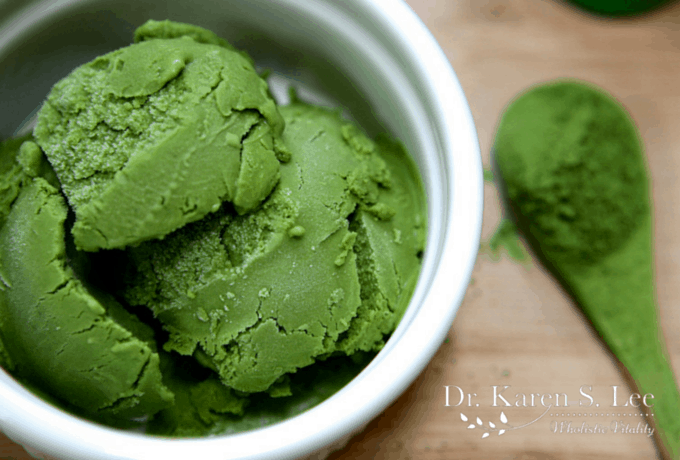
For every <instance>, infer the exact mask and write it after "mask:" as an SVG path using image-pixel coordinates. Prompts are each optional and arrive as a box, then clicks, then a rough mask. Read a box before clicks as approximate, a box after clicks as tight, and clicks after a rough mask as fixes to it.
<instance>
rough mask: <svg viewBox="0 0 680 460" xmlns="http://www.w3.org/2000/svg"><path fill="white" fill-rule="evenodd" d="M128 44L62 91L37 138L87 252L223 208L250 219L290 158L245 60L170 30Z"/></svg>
mask: <svg viewBox="0 0 680 460" xmlns="http://www.w3.org/2000/svg"><path fill="white" fill-rule="evenodd" d="M135 37H136V39H137V40H138V41H139V43H136V44H134V45H131V46H128V47H126V48H122V49H120V50H117V51H114V52H112V53H109V54H106V55H104V56H101V57H99V58H97V59H95V60H94V61H92V62H90V63H88V64H85V65H83V66H81V67H79V68H77V69H76V70H74V71H73V72H72V73H71V74H70V75H69V76H68V77H66V78H65V79H63V80H61V81H60V82H59V83H57V85H56V86H55V87H54V88H53V89H52V91H51V92H50V94H49V96H48V98H47V100H46V101H45V104H44V106H43V107H42V109H41V110H40V113H39V117H38V125H37V126H36V128H35V132H34V134H35V137H36V140H37V142H38V144H39V145H40V147H42V148H43V150H44V151H45V153H46V154H47V157H48V158H49V160H50V163H51V164H52V166H53V167H54V170H55V172H56V173H57V176H58V177H59V180H60V182H61V186H62V190H63V193H64V194H65V195H66V197H67V198H68V201H69V204H70V205H71V207H72V208H73V210H74V212H75V215H76V222H75V224H74V226H73V235H74V238H75V243H76V246H77V247H78V248H80V249H83V250H86V251H96V250H98V249H102V248H104V249H110V248H122V247H124V246H127V245H130V244H135V243H139V242H141V241H145V240H148V239H153V238H160V237H163V236H165V235H166V234H168V233H170V232H172V231H173V230H176V229H177V228H179V227H181V226H183V225H184V224H186V223H188V222H192V221H195V220H198V219H200V218H201V217H203V216H205V215H206V214H208V213H210V212H213V211H215V210H217V208H218V207H219V206H220V204H221V203H222V202H223V201H229V202H231V203H233V204H234V207H235V209H236V210H237V211H238V212H241V213H242V212H246V211H249V210H252V209H253V208H255V207H256V206H257V205H258V204H259V203H260V202H261V201H262V200H263V199H264V198H265V197H266V196H267V195H268V194H269V193H270V192H271V190H272V188H273V187H274V185H275V184H276V181H277V180H278V175H279V171H278V169H279V159H285V158H284V157H285V156H286V154H285V153H284V152H285V150H284V149H283V148H282V147H280V146H279V145H278V144H279V142H278V139H279V137H280V135H281V132H282V130H283V121H282V120H281V117H280V115H279V113H278V111H277V110H276V106H275V104H274V101H273V100H272V98H271V97H270V96H269V92H268V88H267V84H266V83H265V82H264V80H262V79H261V78H260V77H259V76H258V75H257V73H256V72H255V70H254V68H253V64H252V62H251V61H250V60H249V58H247V57H246V56H244V55H242V54H241V53H239V52H237V51H235V50H234V49H233V48H231V46H229V45H228V44H226V42H224V40H221V39H219V38H218V37H216V36H215V35H214V34H212V33H209V32H208V31H205V30H203V29H199V28H196V27H193V26H188V25H177V24H175V23H170V22H167V21H166V22H164V23H156V22H150V23H147V24H146V25H144V26H142V27H141V28H140V29H139V30H138V31H137V33H136V34H135ZM166 37H171V38H166Z"/></svg>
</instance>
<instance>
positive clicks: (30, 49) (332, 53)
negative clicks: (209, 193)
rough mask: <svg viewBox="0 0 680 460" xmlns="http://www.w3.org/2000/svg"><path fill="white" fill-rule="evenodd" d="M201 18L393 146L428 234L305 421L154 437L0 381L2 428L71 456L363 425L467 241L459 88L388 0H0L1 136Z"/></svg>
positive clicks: (330, 433)
mask: <svg viewBox="0 0 680 460" xmlns="http://www.w3.org/2000/svg"><path fill="white" fill-rule="evenodd" d="M149 18H153V19H166V18H168V19H173V20H177V21H182V22H189V23H194V24H197V25H201V26H203V27H206V28H208V29H210V30H213V31H215V32H216V33H217V34H219V35H221V36H223V37H224V38H226V39H228V40H230V41H231V42H232V43H234V44H235V45H237V46H238V47H240V48H244V49H246V50H247V51H248V52H249V53H250V54H251V55H252V56H253V57H254V58H255V60H256V62H257V63H258V64H260V65H261V66H262V67H266V68H270V69H273V74H272V77H271V83H272V86H273V92H274V94H275V96H277V98H278V99H279V100H280V101H282V100H283V102H285V94H286V92H285V87H286V86H287V85H288V84H289V83H291V82H292V83H293V84H294V85H295V86H297V87H298V88H299V95H300V96H301V98H302V99H307V100H310V101H311V102H317V103H323V104H327V105H336V106H342V107H345V108H346V114H347V115H348V116H350V117H352V118H354V119H355V120H356V121H357V122H358V123H359V124H360V125H361V126H362V127H363V128H364V129H366V130H367V131H368V132H369V134H376V133H377V132H378V131H384V130H387V131H388V132H390V133H391V134H392V135H394V136H396V137H398V138H399V139H401V140H402V141H403V142H404V144H405V145H406V147H407V148H408V150H409V151H410V153H411V154H412V155H413V157H414V159H415V161H416V163H417V165H418V167H419V168H420V171H421V173H422V175H423V180H424V185H425V189H426V194H427V205H428V219H429V220H428V238H427V247H426V251H425V256H424V261H423V268H422V274H421V277H420V281H419V283H418V286H417V288H416V291H415V294H414V296H413V299H412V301H411V304H410V306H409V308H408V310H407V312H406V314H405V316H404V317H403V319H402V320H401V323H400V324H399V327H398V328H397V330H396V331H395V332H394V334H393V335H392V337H391V338H390V340H389V341H388V342H387V344H386V346H385V348H384V349H383V350H382V351H381V352H380V353H379V354H378V355H377V357H376V358H375V359H374V360H373V361H372V362H371V363H370V364H369V366H368V367H367V368H366V369H365V370H364V371H363V372H362V373H361V374H359V375H358V376H357V377H356V378H354V380H352V381H351V383H349V384H348V385H347V386H346V387H344V388H343V389H342V390H341V391H339V392H338V393H337V394H335V395H334V396H332V397H331V398H329V399H328V400H326V401H325V402H323V403H321V404H320V405H318V406H316V407H314V408H312V409H310V410H308V411H306V412H304V413H303V414H301V415H299V416H297V417H294V418H292V419H289V420H287V421H285V422H281V423H278V424H275V425H272V426H269V427H265V428H261V429H258V430H253V431H248V432H245V433H241V434H235V435H228V436H226V435H225V436H217V437H210V438H201V439H183V440H179V439H173V440H169V439H166V438H157V437H151V436H146V435H141V434H137V433H129V432H124V431H120V430H115V429H110V428H106V427H102V426H99V425H96V424H94V423H90V422H87V421H83V420H81V419H78V418H76V417H72V416H70V415H68V414H66V413H64V412H62V411H60V410H58V409H55V408H53V407H52V406H50V405H49V404H47V403H45V402H43V401H42V400H40V399H39V398H37V397H36V396H34V395H33V394H31V393H30V392H28V391H27V390H25V389H24V388H23V387H21V386H20V385H19V384H17V383H16V382H15V381H14V380H13V379H12V378H11V377H10V376H9V375H7V374H6V373H4V372H0V429H1V430H2V431H4V432H5V433H6V434H7V435H8V436H9V437H10V438H12V439H14V440H16V441H17V442H19V443H21V444H24V445H26V446H27V447H28V448H29V450H37V451H40V452H44V453H46V454H48V455H50V456H53V457H56V458H62V459H69V460H95V459H102V460H103V459H106V460H113V459H149V460H151V459H154V460H155V459H159V458H162V459H164V460H172V459H178V460H179V459H181V460H185V459H187V458H201V459H224V460H226V459H237V458H250V459H270V458H277V459H289V458H297V457H300V456H305V455H310V454H313V453H314V452H319V451H324V448H326V447H327V446H329V445H332V444H333V443H337V441H338V440H339V439H342V438H345V439H346V438H347V436H348V435H350V434H351V433H353V432H355V431H356V430H357V429H359V428H361V427H362V426H364V425H365V424H366V423H367V422H368V421H370V420H371V419H372V418H374V417H375V416H376V415H378V414H379V413H380V412H381V411H382V410H384V409H385V408H386V407H387V406H388V405H389V404H390V403H391V402H392V401H393V400H394V399H396V398H397V397H398V396H399V395H400V394H401V393H402V392H403V391H404V390H405V389H406V388H407V387H408V385H409V384H410V383H411V382H412V381H413V380H414V379H415V378H416V377H417V376H418V374H419V373H420V372H421V371H422V370H423V368H424V367H425V366H426V364H427V363H428V361H429V360H430V359H431V357H432V356H433V354H434V353H435V351H436V350H437V348H438V347H439V345H440V344H441V343H442V340H443V339H444V336H445V334H446V332H447V331H448V330H449V328H450V327H451V323H452V321H453V318H454V316H455V314H456V311H457V309H458V306H459V305H460V303H461V300H462V298H463V294H464V293H465V289H466V286H467V284H468V281H469V279H470V275H471V271H472V267H473V264H474V261H475V256H476V254H477V249H478V246H479V236H480V231H481V221H482V168H481V159H480V153H479V146H478V141H477V137H476V133H475V129H474V125H473V121H472V117H471V114H470V110H469V107H468V104H467V101H466V99H465V96H464V95H463V91H462V89H461V87H460V84H459V83H458V80H457V78H456V76H455V74H454V72H453V70H452V69H451V66H450V65H449V62H448V60H447V58H446V57H445V55H444V53H443V52H442V50H441V49H440V48H439V46H438V45H437V43H436V41H435V40H434V38H433V37H432V35H431V34H430V33H429V31H428V30H427V28H426V27H425V26H424V25H423V23H422V22H421V21H420V20H419V18H418V17H417V16H416V15H415V13H414V12H413V11H412V10H411V9H410V8H409V7H408V6H407V5H406V4H405V3H403V2H401V1H395V0H343V1H342V2H339V1H336V0H276V1H273V0H200V1H198V0H197V1H192V2H188V1H161V0H154V1H150V0H101V1H94V0H90V1H88V0H83V1H67V0H51V1H34V2H30V3H28V4H27V3H26V2H17V1H15V0H4V2H2V1H0V100H1V101H2V106H3V110H2V111H0V135H1V136H3V137H5V136H9V135H12V134H13V133H14V132H15V129H16V127H17V126H18V125H19V124H20V122H21V120H24V119H26V118H29V117H30V115H31V112H32V111H33V109H34V108H35V107H37V106H38V105H39V104H40V102H41V101H42V99H43V98H44V97H45V95H46V94H47V92H48V91H49V89H50V87H51V85H52V84H54V83H55V82H56V81H57V80H59V79H60V78H62V77H63V76H65V75H66V74H67V73H68V72H69V71H70V70H71V69H72V68H73V67H75V66H76V65H78V64H81V63H84V62H87V61H88V60H90V59H92V58H93V57H95V56H97V55H99V54H102V53H104V52H107V51H110V50H112V49H115V48H118V47H120V46H124V45H126V44H129V43H130V42H131V38H132V31H133V30H134V28H135V27H136V26H138V25H140V24H142V23H143V22H144V21H145V20H146V19H149Z"/></svg>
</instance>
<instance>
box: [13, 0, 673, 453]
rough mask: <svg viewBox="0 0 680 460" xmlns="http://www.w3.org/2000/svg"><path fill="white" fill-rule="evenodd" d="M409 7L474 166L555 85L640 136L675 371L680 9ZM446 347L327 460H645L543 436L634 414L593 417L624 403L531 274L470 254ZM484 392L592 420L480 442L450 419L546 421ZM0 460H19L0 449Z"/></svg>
mask: <svg viewBox="0 0 680 460" xmlns="http://www.w3.org/2000/svg"><path fill="white" fill-rule="evenodd" d="M408 1H409V3H410V5H411V6H412V8H413V9H414V10H415V12H416V13H417V14H418V15H419V16H420V17H421V18H422V20H423V21H424V23H425V24H426V25H427V26H428V27H429V29H430V30H431V31H432V33H433V35H434V36H435V38H436V39H437V40H438V41H439V43H440V45H441V47H442V48H443V49H444V51H445V52H446V55H447V56H448V58H449V59H450V61H451V63H452V65H453V67H454V69H455V70H456V73H457V75H458V78H459V80H460V82H461V84H462V86H463V89H464V90H465V93H466V95H467V97H468V100H469V103H470V106H471V109H472V113H473V116H474V119H475V123H476V126H477V131H478V134H479V140H480V144H481V147H482V154H483V161H484V163H485V164H486V165H489V155H490V148H491V144H492V142H493V135H494V131H495V127H496V123H497V122H498V119H499V116H500V114H501V112H502V110H503V108H504V107H505V106H506V105H507V104H508V103H509V102H510V101H511V100H512V98H513V97H514V96H516V95H517V93H519V92H520V91H522V90H524V89H526V88H527V87H529V86H531V85H533V84H536V83H539V82H543V81H546V80H550V79H553V78H559V77H571V78H579V79H583V80H587V81H590V82H592V83H595V84H597V85H600V86H602V87H603V88H605V89H607V90H608V91H610V92H611V93H612V94H613V95H614V96H615V97H616V98H618V99H619V100H620V101H621V102H622V103H623V104H624V105H625V106H626V107H627V109H628V110H629V111H630V113H631V114H632V116H633V118H634V120H635V122H636V123H637V125H638V127H639V129H640V131H641V133H642V135H643V139H644V143H645V147H646V153H647V156H648V162H649V170H650V174H651V177H652V193H653V199H654V203H655V250H656V274H657V298H658V303H659V307H660V316H661V324H662V328H663V330H664V332H665V335H666V338H667V345H668V348H669V352H670V355H671V358H672V360H673V363H674V365H675V368H676V369H679V368H680V367H679V366H680V335H678V334H676V333H675V331H677V330H680V305H679V303H680V288H678V287H677V286H680V265H679V264H678V262H677V261H678V260H680V232H678V231H677V228H678V227H680V219H679V218H678V213H677V210H678V209H680V182H679V181H678V178H679V177H680V155H679V152H678V147H677V146H678V145H680V130H678V129H677V126H678V125H679V124H680V86H679V85H677V84H676V82H677V81H678V80H679V78H678V75H680V4H676V5H674V6H670V7H667V8H665V9H663V10H660V11H657V12H655V13H653V14H650V15H646V16H642V17H638V18H635V19H620V20H610V19H603V18H597V17H593V16H590V15H587V14H584V13H581V12H580V11H578V10H576V9H574V8H572V7H571V6H569V5H568V4H565V3H563V2H560V1H550V0H530V1H526V0H456V1H454V0H450V1H445V0H408ZM485 203H486V205H485V211H484V227H483V239H488V238H489V237H490V236H491V234H492V233H493V230H494V228H495V226H496V224H497V223H498V221H499V219H500V216H501V209H500V205H499V201H498V197H497V192H496V190H495V188H494V186H493V185H491V184H487V185H486V186H485ZM448 337H449V340H448V343H444V344H442V346H441V348H440V349H439V351H438V353H437V354H436V356H435V357H434V359H433V360H432V362H431V363H430V365H429V366H428V367H427V369H426V370H425V371H424V372H423V373H422V374H421V375H420V377H419V378H418V379H417V380H416V381H415V382H414V383H413V385H411V387H410V388H409V389H408V390H407V391H406V392H405V393H404V394H403V395H402V396H401V397H400V398H399V399H398V400H397V401H396V402H395V403H394V404H393V405H392V406H391V407H389V408H388V409H387V410H386V411H385V412H384V413H383V414H382V415H381V416H379V417H378V418H377V419H376V420H375V421H373V422H372V423H371V424H370V425H369V426H368V428H367V429H366V430H365V431H364V432H362V433H361V434H359V435H357V436H355V437H354V438H353V439H352V441H351V443H350V444H349V445H348V446H347V447H346V448H345V449H343V450H342V451H340V452H336V453H335V454H333V455H332V456H331V457H330V458H331V460H349V459H357V460H368V459H371V460H382V459H385V460H388V459H389V460H395V459H418V460H435V459H436V460H439V459H442V460H443V459H447V460H448V459H454V458H456V459H468V460H477V459H480V460H481V459H484V460H496V459H497V460H558V459H559V460H566V459H578V460H591V459H592V460H595V459H597V460H609V459H611V460H614V459H616V460H629V459H630V460H644V459H655V458H658V454H657V451H656V449H655V446H654V443H653V441H652V438H650V437H648V436H646V435H644V434H627V433H611V432H608V433H605V434H559V433H553V432H551V430H550V428H551V425H550V422H551V421H553V420H554V421H558V422H559V421H562V420H571V421H572V424H573V425H574V426H576V425H578V426H580V425H581V424H582V423H583V422H586V423H588V424H589V425H590V426H594V425H595V424H597V423H599V424H604V425H606V426H610V424H611V422H612V421H613V420H624V418H625V420H626V421H629V422H634V423H632V425H635V424H636V423H637V422H640V421H644V418H643V417H642V416H641V413H640V412H639V411H638V410H635V411H634V410H631V409H630V408H628V410H626V411H619V410H614V409H613V408H611V407H605V406H609V405H610V399H611V392H612V386H618V388H619V392H620V394H626V395H627V394H628V393H629V392H630V390H629V388H628V386H627V385H626V381H625V380H624V377H623V374H622V372H621V371H620V368H619V365H618V363H617V362H616V360H615V359H613V358H612V357H611V355H610V354H609V353H608V352H607V350H606V349H605V347H603V345H602V344H601V342H600V341H599V339H598V338H597V336H596V334H595V333H594V332H593V331H592V329H591V328H590V326H589V324H588V323H587V322H586V321H585V320H584V318H583V316H582V315H581V314H580V312H579V311H578V310H577V308H575V306H574V305H573V304H572V302H571V301H570V300H569V299H568V298H566V297H565V295H564V293H563V292H562V290H561V289H560V288H559V286H557V285H556V284H555V283H554V281H553V280H552V278H551V277H550V276H549V275H548V274H547V273H545V271H544V270H542V269H541V267H538V266H530V267H524V266H521V265H518V264H516V263H514V262H511V261H509V260H507V259H501V260H500V261H493V260H491V259H490V258H489V257H488V256H484V255H482V256H480V257H479V258H478V261H477V264H476V267H475V269H474V273H473V282H472V283H471V285H470V286H469V288H468V292H467V295H466V297H465V300H464V302H463V305H462V306H461V308H460V310H459V314H458V316H457V318H456V320H455V322H454V324H453V327H452V328H451V331H450V332H449V335H448ZM445 385H449V386H454V385H456V386H459V387H461V388H463V389H464V390H465V391H466V392H469V393H477V394H478V397H477V399H476V401H477V402H478V403H479V404H480V406H479V407H477V406H473V407H470V408H468V407H446V406H445V389H444V386H445ZM494 385H496V386H503V385H509V386H510V388H509V389H508V390H506V392H505V393H503V394H504V395H506V396H507V397H508V399H510V400H511V401H513V402H514V400H515V398H514V395H515V394H517V393H523V394H526V395H529V394H547V393H565V394H567V396H568V398H569V401H571V402H574V401H578V400H579V399H582V400H585V398H583V397H582V396H581V395H580V394H579V388H581V386H582V385H589V386H592V388H593V391H592V395H593V397H594V398H595V400H596V401H601V402H602V410H598V411H597V412H598V415H597V416H596V415H583V414H584V413H589V414H593V413H594V412H595V411H594V410H593V408H581V409H579V408H578V407H573V406H570V407H569V408H567V409H568V410H567V409H565V408H560V410H555V409H557V408H553V410H551V411H550V412H549V414H547V415H546V416H545V417H544V418H542V419H540V420H539V421H537V422H535V423H533V424H531V425H529V426H527V427H525V428H522V429H517V430H513V431H508V432H507V433H505V434H504V435H502V436H498V435H495V434H494V435H492V436H489V437H488V438H485V439H482V438H481V430H480V429H468V428H467V425H469V423H464V422H463V421H462V420H461V418H460V413H461V412H463V413H465V414H466V415H467V416H468V417H469V418H470V419H471V421H472V422H473V423H474V421H475V419H476V417H480V419H482V420H483V421H484V422H488V421H489V420H491V421H494V420H495V421H497V420H498V417H499V414H500V411H501V409H502V410H503V411H504V412H505V414H506V415H507V417H508V419H509V421H510V423H511V424H513V425H515V426H518V425H522V424H524V423H527V422H529V421H531V420H533V419H534V418H536V417H538V416H539V415H540V414H541V413H542V412H543V411H544V409H545V408H544V407H542V406H540V405H537V406H536V407H509V408H505V407H503V408H501V407H492V406H491V402H492V400H493V398H492V393H493V389H492V386H494ZM616 409H621V408H616ZM579 411H580V412H579ZM562 412H565V414H567V413H570V412H571V413H574V414H575V415H573V416H567V415H565V416H561V413H562ZM600 412H601V413H602V414H605V415H604V416H602V415H600V414H599V413H600ZM579 413H581V415H580V416H579V415H578V414H579ZM607 413H609V414H610V415H607ZM614 413H615V414H616V415H612V414H614ZM619 413H621V414H622V415H621V416H619V415H618V414H619ZM624 413H625V414H626V415H625V416H624V415H623V414H624ZM550 414H552V416H550ZM4 458H13V459H16V460H28V459H30V458H31V457H29V456H28V455H27V454H25V453H24V452H23V450H22V449H21V448H20V447H19V446H17V445H16V444H13V443H11V441H9V440H7V439H6V438H4V437H0V459H4Z"/></svg>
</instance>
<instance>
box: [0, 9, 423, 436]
mask: <svg viewBox="0 0 680 460" xmlns="http://www.w3.org/2000/svg"><path fill="white" fill-rule="evenodd" d="M135 40H136V42H137V43H136V44H133V45H131V46H129V47H126V48H123V49H120V50H118V51H114V52H112V53H109V54H106V55H104V56H102V57H100V58H97V59H95V60H94V61H92V62H90V63H87V64H85V65H83V66H82V67H79V68H77V69H76V70H74V71H73V72H72V73H71V74H70V75H69V76H68V77H66V78H65V79H63V80H62V81H60V82H59V83H57V84H56V85H55V87H54V88H53V90H52V91H51V93H50V94H49V96H48V98H47V100H46V102H45V104H44V106H43V107H42V109H41V111H40V113H39V117H38V124H37V127H36V128H35V130H34V133H33V136H34V137H30V136H29V137H28V138H25V139H18V140H10V141H7V142H6V143H5V144H2V145H3V147H2V151H1V152H0V153H2V158H0V281H2V283H0V364H2V365H3V367H4V368H5V369H6V370H8V371H10V372H11V373H12V374H13V375H14V376H15V377H16V378H17V379H19V380H20V381H22V382H25V383H26V384H27V385H28V386H29V387H31V388H33V389H35V390H36V391H38V392H41V394H44V395H47V396H46V397H48V398H51V399H52V400H53V401H54V402H55V403H57V404H58V405H61V406H62V407H65V408H66V409H68V410H71V411H73V412H75V413H77V414H78V415H81V416H85V417H87V418H91V419H93V420H96V421H99V422H103V423H109V424H114V425H116V426H118V425H120V424H121V423H123V424H126V423H133V422H130V420H131V419H135V418H136V419H139V418H140V417H145V418H144V420H145V421H146V424H145V425H144V427H145V428H146V430H147V432H149V433H153V434H162V435H170V436H200V435H205V434H214V433H225V432H234V431H239V430H243V429H250V428H255V427H258V426H262V425H264V424H268V423H273V422H275V421H279V420H281V419H283V418H285V417H290V416H292V415H294V414H296V413H299V412H301V411H303V410H305V409H306V408H308V407H310V405H313V404H316V403H318V402H319V401H321V400H323V399H324V398H326V397H328V396H329V395H330V394H331V393H332V392H334V391H337V389H339V388H340V387H341V386H342V385H343V384H344V383H346V382H347V381H349V379H350V378H351V376H352V375H355V373H356V372H358V370H359V369H360V368H361V367H362V366H364V365H365V364H366V363H367V362H368V360H369V359H370V356H371V353H375V352H377V351H379V350H380V349H381V348H382V347H383V345H384V343H385V340H386V339H387V338H388V337H389V335H390V334H391V333H392V332H393V331H394V329H395V327H396V325H397V323H398V321H399V319H400V318H401V316H402V314H403V313H404V310H405V308H406V306H407V305H408V303H409V300H410V297H411V294H412V293H413V290H414V288H415V285H416V282H417V279H418V274H419V271H420V261H421V257H422V252H423V247H424V241H425V203H424V201H425V200H424V196H423V191H422V186H421V182H420V179H419V176H418V173H417V170H416V168H415V166H414V164H413V163H412V161H411V160H410V158H409V156H408V154H407V153H406V152H405V150H404V148H403V147H402V146H401V144H400V143H398V142H396V141H394V140H392V139H390V138H389V137H387V136H379V137H378V138H377V139H376V140H372V139H370V138H369V137H367V136H366V135H365V134H364V133H363V132H362V131H361V130H360V129H359V128H358V127H357V126H355V125H354V124H352V123H350V122H348V121H347V120H344V119H343V118H342V117H341V116H340V112H339V110H330V109H326V108H321V107H315V106H312V105H309V104H306V103H303V102H301V101H298V100H297V99H296V98H294V101H293V102H292V103H291V104H290V105H288V106H285V107H278V106H277V105H276V104H275V102H274V101H273V99H272V98H271V96H270V93H269V90H268V87H267V84H266V82H265V81H264V80H262V78H261V77H260V76H258V74H257V73H256V72H255V70H254V67H253V63H252V62H251V60H250V59H249V58H248V57H247V56H245V55H244V54H242V53H240V52H238V51H236V50H234V49H233V48H232V47H231V46H230V45H229V44H227V43H226V42H224V40H221V39H220V38H218V37H217V36H215V35H214V34H212V33H211V32H208V31H206V30H204V29H201V28H199V27H195V26H190V25H186V24H178V23H173V22H169V21H164V22H154V21H150V22H148V23H147V24H145V25H144V26H142V27H141V28H139V29H138V30H137V31H136V33H135Z"/></svg>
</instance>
